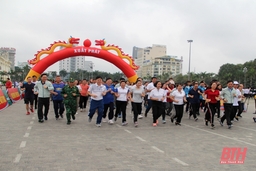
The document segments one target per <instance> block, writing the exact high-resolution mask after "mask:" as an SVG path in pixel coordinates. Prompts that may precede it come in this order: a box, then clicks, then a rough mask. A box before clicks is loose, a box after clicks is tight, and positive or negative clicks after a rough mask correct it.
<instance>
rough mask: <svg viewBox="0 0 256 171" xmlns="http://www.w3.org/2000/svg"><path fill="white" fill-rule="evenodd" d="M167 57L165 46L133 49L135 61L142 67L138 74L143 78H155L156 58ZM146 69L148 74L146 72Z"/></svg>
mask: <svg viewBox="0 0 256 171" xmlns="http://www.w3.org/2000/svg"><path fill="white" fill-rule="evenodd" d="M165 55H166V46H165V45H157V44H153V45H152V47H146V48H138V47H133V58H134V60H135V64H136V65H138V66H140V68H139V69H138V70H137V71H136V72H137V74H138V75H139V76H141V77H146V76H153V69H152V67H149V66H152V65H153V61H154V59H155V58H156V57H159V56H165ZM145 68H146V70H147V71H146V74H145V72H144V70H145Z"/></svg>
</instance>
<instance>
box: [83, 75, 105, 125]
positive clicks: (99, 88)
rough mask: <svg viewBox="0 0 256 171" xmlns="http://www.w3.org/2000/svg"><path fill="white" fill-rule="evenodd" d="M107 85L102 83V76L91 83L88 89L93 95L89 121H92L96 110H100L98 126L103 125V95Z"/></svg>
mask: <svg viewBox="0 0 256 171" xmlns="http://www.w3.org/2000/svg"><path fill="white" fill-rule="evenodd" d="M106 91H107V90H106V86H105V85H103V84H102V78H101V77H100V76H97V77H96V83H95V84H91V85H90V87H89V90H88V92H89V93H88V94H89V95H90V96H91V103H90V110H89V114H88V116H89V118H88V121H89V122H91V121H92V117H93V115H94V113H95V111H96V110H98V117H97V120H96V126H97V127H101V120H102V115H103V110H104V101H103V96H105V95H106Z"/></svg>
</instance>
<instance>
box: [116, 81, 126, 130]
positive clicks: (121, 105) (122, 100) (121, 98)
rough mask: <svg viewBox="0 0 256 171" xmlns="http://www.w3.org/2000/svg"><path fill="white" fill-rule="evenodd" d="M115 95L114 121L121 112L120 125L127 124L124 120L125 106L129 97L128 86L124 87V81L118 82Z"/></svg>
mask: <svg viewBox="0 0 256 171" xmlns="http://www.w3.org/2000/svg"><path fill="white" fill-rule="evenodd" d="M115 95H116V97H117V98H116V113H115V121H116V120H117V116H118V114H119V113H121V112H122V126H125V125H127V124H128V123H127V122H126V106H127V102H128V100H129V99H130V93H129V88H128V87H126V83H125V81H121V82H120V87H118V88H117V93H115Z"/></svg>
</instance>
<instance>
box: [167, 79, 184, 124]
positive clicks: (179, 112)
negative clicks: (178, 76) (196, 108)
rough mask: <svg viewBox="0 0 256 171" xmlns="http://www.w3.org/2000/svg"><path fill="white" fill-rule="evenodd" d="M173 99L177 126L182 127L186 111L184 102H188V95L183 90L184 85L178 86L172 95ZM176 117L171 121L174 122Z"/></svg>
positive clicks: (172, 117)
mask: <svg viewBox="0 0 256 171" xmlns="http://www.w3.org/2000/svg"><path fill="white" fill-rule="evenodd" d="M171 99H172V100H173V104H174V108H175V112H176V116H175V117H176V118H177V120H176V122H175V125H180V122H181V119H182V117H183V111H184V102H187V100H186V94H185V92H184V90H183V89H182V85H181V84H178V85H177V90H175V91H173V92H172V93H171ZM173 119H174V116H171V121H172V122H173Z"/></svg>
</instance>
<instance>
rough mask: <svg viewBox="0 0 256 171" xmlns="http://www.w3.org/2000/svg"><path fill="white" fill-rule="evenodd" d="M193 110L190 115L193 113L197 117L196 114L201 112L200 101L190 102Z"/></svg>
mask: <svg viewBox="0 0 256 171" xmlns="http://www.w3.org/2000/svg"><path fill="white" fill-rule="evenodd" d="M190 106H191V110H190V113H189V115H190V116H191V115H193V117H194V119H195V118H197V116H196V114H198V113H199V107H200V103H190Z"/></svg>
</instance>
